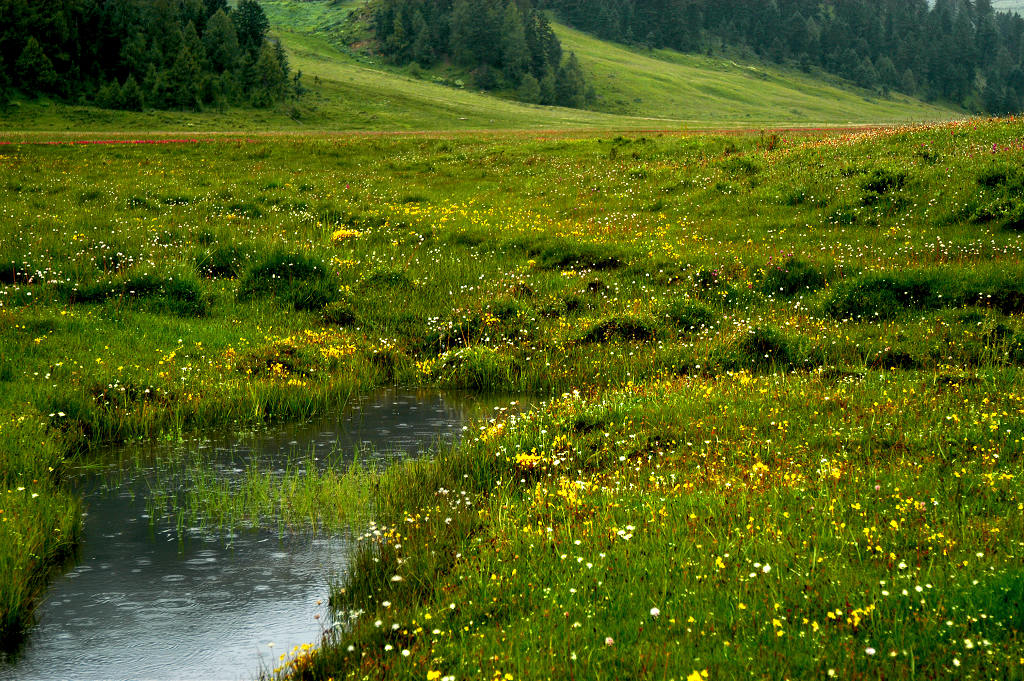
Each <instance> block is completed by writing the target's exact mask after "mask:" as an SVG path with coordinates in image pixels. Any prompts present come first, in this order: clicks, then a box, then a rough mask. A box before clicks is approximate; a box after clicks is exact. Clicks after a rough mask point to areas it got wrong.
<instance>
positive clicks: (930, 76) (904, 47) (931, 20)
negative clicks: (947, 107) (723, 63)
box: [540, 0, 1024, 113]
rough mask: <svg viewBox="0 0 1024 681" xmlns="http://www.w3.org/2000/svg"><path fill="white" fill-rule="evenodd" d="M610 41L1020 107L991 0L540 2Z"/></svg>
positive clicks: (1021, 48) (1015, 28)
mask: <svg viewBox="0 0 1024 681" xmlns="http://www.w3.org/2000/svg"><path fill="white" fill-rule="evenodd" d="M540 1H541V2H542V3H543V7H544V8H547V9H550V10H554V12H555V13H556V14H557V15H558V16H559V17H560V18H561V19H562V20H563V21H565V22H566V23H568V24H569V25H571V26H574V27H576V28H579V29H581V30H584V31H587V32H589V33H592V34H594V35H597V36H599V37H602V38H605V39H609V40H616V41H620V42H627V43H634V44H642V45H647V46H649V47H652V48H660V47H669V48H673V49H676V50H682V51H708V52H709V53H710V52H711V51H712V50H714V49H716V48H722V47H723V46H731V47H740V48H742V49H749V50H751V51H753V52H754V53H756V54H758V55H760V56H761V57H763V58H765V59H769V60H772V61H776V62H780V63H781V62H790V63H794V64H799V65H800V66H801V67H803V68H804V69H810V68H812V67H818V68H821V69H824V70H826V71H828V72H830V73H834V74H837V75H840V76H843V77H845V78H848V79H850V80H852V81H854V82H855V83H857V84H858V85H860V86H862V87H865V88H871V89H876V90H881V91H888V90H898V91H901V92H905V93H907V94H909V95H914V96H919V97H924V98H926V99H943V100H946V101H950V102H954V103H957V104H960V105H962V106H965V107H967V108H969V109H972V110H977V111H986V112H990V113H1010V112H1016V111H1020V110H1021V109H1022V108H1024V19H1022V18H1021V17H1020V16H1018V15H1016V14H1012V13H1008V12H996V11H994V9H993V6H992V2H991V0H933V2H931V3H929V2H928V0H540Z"/></svg>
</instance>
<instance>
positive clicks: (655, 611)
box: [651, 608, 661, 619]
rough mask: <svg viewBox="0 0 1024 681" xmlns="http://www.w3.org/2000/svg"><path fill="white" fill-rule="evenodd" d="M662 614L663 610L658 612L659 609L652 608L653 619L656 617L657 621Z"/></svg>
mask: <svg viewBox="0 0 1024 681" xmlns="http://www.w3.org/2000/svg"><path fill="white" fill-rule="evenodd" d="M660 614H661V610H658V609H657V608H651V617H654V618H655V619H657V617H658V615H660Z"/></svg>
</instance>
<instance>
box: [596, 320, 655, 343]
mask: <svg viewBox="0 0 1024 681" xmlns="http://www.w3.org/2000/svg"><path fill="white" fill-rule="evenodd" d="M660 333H661V329H660V327H659V326H658V324H657V322H656V321H655V320H653V319H651V318H649V317H640V316H637V315H619V316H615V317H610V318H608V319H603V320H601V321H599V322H597V323H596V324H594V325H593V326H592V327H590V328H589V329H587V331H586V333H584V334H583V336H582V337H581V338H580V340H581V341H582V342H584V343H605V342H607V341H612V340H624V341H650V340H654V339H656V338H657V337H658V336H659V335H660Z"/></svg>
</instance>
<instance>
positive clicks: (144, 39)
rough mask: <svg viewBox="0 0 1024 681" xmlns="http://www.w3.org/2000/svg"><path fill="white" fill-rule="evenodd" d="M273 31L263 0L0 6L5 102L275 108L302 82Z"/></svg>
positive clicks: (41, 0)
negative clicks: (45, 99) (15, 96)
mask: <svg viewBox="0 0 1024 681" xmlns="http://www.w3.org/2000/svg"><path fill="white" fill-rule="evenodd" d="M269 26H270V23H269V21H268V20H267V17H266V14H264V12H263V9H262V7H260V5H259V3H258V2H256V0H239V1H238V3H237V4H236V5H235V7H233V8H232V7H230V6H229V5H228V2H227V0H0V103H3V102H4V101H6V100H7V99H8V97H9V96H10V94H12V93H13V92H14V91H17V92H20V93H21V94H23V95H26V96H29V97H34V96H40V95H45V96H49V97H54V98H57V99H61V100H64V101H71V102H92V103H95V104H97V105H99V106H103V107H107V108H118V109H127V110H134V111H141V110H142V109H143V108H144V107H147V108H156V109H172V108H173V109H198V108H201V107H203V106H206V105H216V106H223V105H234V106H239V105H251V106H257V107H266V106H270V105H272V104H274V103H276V102H279V101H282V100H283V99H285V98H286V97H288V96H289V95H291V94H294V93H295V91H296V89H298V88H301V85H300V84H299V74H296V75H295V77H292V76H291V74H290V69H289V66H288V60H287V58H286V57H285V54H284V50H283V48H282V46H281V44H280V43H277V42H274V41H270V40H268V39H267V30H268V28H269Z"/></svg>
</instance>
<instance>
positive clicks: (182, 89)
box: [167, 45, 202, 109]
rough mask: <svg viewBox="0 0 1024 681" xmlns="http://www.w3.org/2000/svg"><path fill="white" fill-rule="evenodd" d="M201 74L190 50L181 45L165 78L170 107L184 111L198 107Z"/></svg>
mask: <svg viewBox="0 0 1024 681" xmlns="http://www.w3.org/2000/svg"><path fill="white" fill-rule="evenodd" d="M201 73H202V72H201V71H200V69H199V64H197V63H196V59H195V57H194V56H193V55H192V50H190V49H188V47H187V46H185V45H182V46H181V51H180V52H178V57H177V58H176V59H175V60H174V64H173V65H172V66H171V70H170V73H169V74H168V76H167V80H168V88H169V92H170V104H171V105H173V106H179V107H182V108H184V109H195V108H197V107H198V106H199V99H200V97H199V79H200V75H201Z"/></svg>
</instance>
